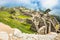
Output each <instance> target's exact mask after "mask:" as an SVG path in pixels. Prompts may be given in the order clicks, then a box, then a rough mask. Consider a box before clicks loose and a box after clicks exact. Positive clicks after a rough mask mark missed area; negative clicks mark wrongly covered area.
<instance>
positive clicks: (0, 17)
mask: <svg viewBox="0 0 60 40" xmlns="http://www.w3.org/2000/svg"><path fill="white" fill-rule="evenodd" d="M10 16H11V14H9V12H7V11H0V22H2V23H5V24H7V25H9V26H10V27H12V28H18V29H19V30H21V31H22V32H24V33H35V32H33V31H32V30H30V26H31V25H30V24H27V23H26V22H25V23H21V22H20V21H17V20H14V19H11V18H10ZM18 17H19V18H28V17H27V16H23V15H20V16H18Z"/></svg>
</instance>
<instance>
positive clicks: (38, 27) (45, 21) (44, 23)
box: [30, 9, 60, 34]
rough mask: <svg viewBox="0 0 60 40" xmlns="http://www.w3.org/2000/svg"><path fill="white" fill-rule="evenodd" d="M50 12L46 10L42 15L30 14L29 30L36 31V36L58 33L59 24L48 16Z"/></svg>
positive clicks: (39, 13) (40, 13) (37, 13)
mask: <svg viewBox="0 0 60 40" xmlns="http://www.w3.org/2000/svg"><path fill="white" fill-rule="evenodd" d="M50 11H51V10H50V9H47V10H46V11H45V12H44V13H42V12H35V13H34V14H32V25H31V28H30V29H31V30H33V31H36V32H37V33H38V34H48V33H50V32H57V31H59V27H60V26H59V25H60V24H59V22H58V20H57V19H56V18H55V17H54V16H53V17H52V16H51V15H49V12H50Z"/></svg>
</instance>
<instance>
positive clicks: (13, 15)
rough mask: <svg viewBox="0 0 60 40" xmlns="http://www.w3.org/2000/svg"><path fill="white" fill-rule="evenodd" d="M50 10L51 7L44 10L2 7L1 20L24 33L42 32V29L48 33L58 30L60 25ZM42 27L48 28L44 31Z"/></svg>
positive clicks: (0, 11) (0, 9) (0, 10)
mask: <svg viewBox="0 0 60 40" xmlns="http://www.w3.org/2000/svg"><path fill="white" fill-rule="evenodd" d="M49 11H50V9H48V10H46V11H45V12H44V11H36V10H31V9H27V8H24V7H14V8H6V7H1V8H0V22H2V23H5V24H7V25H9V26H10V27H12V28H18V29H19V30H21V31H22V32H23V33H40V32H41V31H42V32H43V33H44V32H45V31H46V33H49V32H52V31H54V32H57V31H58V30H59V27H60V26H59V25H60V24H59V21H57V19H56V18H55V17H54V16H53V15H50V14H49V13H48V12H49ZM50 27H51V28H50ZM46 28H48V29H46ZM42 29H43V30H45V29H46V30H45V31H43V30H42ZM47 30H48V31H47ZM59 32H60V31H59ZM43 33H42V34H43Z"/></svg>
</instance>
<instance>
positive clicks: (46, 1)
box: [40, 0, 58, 8]
mask: <svg viewBox="0 0 60 40" xmlns="http://www.w3.org/2000/svg"><path fill="white" fill-rule="evenodd" d="M40 2H41V5H42V7H43V8H53V7H54V6H56V5H57V3H58V0H40Z"/></svg>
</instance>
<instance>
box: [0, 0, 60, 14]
mask: <svg viewBox="0 0 60 40" xmlns="http://www.w3.org/2000/svg"><path fill="white" fill-rule="evenodd" d="M0 6H7V7H14V6H25V7H27V8H31V9H38V7H39V8H40V9H48V8H50V9H52V11H54V12H55V13H57V14H58V13H60V11H59V10H60V0H0Z"/></svg>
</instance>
